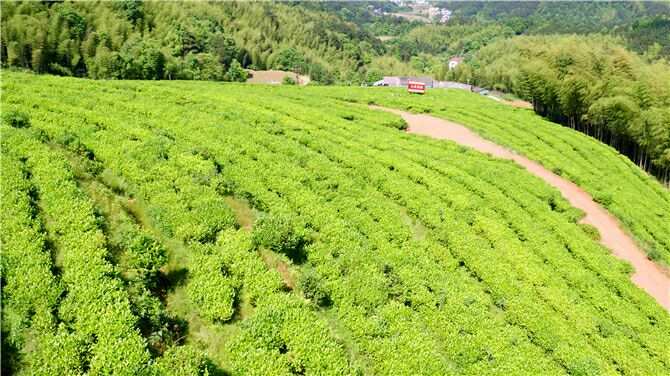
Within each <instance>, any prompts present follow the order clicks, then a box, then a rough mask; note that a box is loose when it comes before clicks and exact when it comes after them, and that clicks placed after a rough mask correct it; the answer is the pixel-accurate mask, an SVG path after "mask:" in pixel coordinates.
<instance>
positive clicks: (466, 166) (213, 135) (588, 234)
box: [0, 71, 670, 375]
mask: <svg viewBox="0 0 670 376" xmlns="http://www.w3.org/2000/svg"><path fill="white" fill-rule="evenodd" d="M2 77H3V80H2V92H3V95H2V109H3V119H2V125H0V131H1V132H2V138H1V139H0V142H1V147H2V153H3V157H2V174H3V184H2V185H0V190H1V195H0V198H1V202H0V203H1V209H2V210H0V213H1V215H0V220H1V223H0V225H1V226H2V229H3V231H2V232H0V240H1V241H2V245H3V249H2V258H1V259H0V261H1V262H2V265H1V266H2V267H1V268H0V271H1V272H2V281H3V285H2V308H3V309H2V366H3V369H2V373H3V375H4V374H10V373H16V374H20V375H22V374H25V375H33V374H40V375H41V374H44V375H67V374H82V373H87V374H91V375H96V374H121V375H126V374H127V375H173V374H177V375H206V374H210V375H212V374H231V375H248V374H255V375H296V374H305V375H313V374H324V375H352V374H354V375H387V374H394V375H484V374H505V375H527V374H542V375H565V374H575V375H576V374H580V375H599V374H644V375H662V374H668V373H669V372H670V353H668V349H669V348H670V338H669V337H668V332H670V315H668V312H667V311H666V310H665V309H664V308H663V307H662V306H661V305H659V304H658V302H657V301H655V300H654V299H652V297H651V296H649V295H647V294H646V292H645V291H643V290H641V289H640V288H638V287H637V286H635V285H634V284H633V283H632V282H631V280H630V273H631V267H630V265H629V264H627V263H624V262H622V261H620V260H619V259H617V258H615V257H613V256H612V254H611V253H610V251H609V250H608V249H605V248H604V247H603V246H602V245H601V244H600V243H598V241H597V234H594V232H593V230H592V229H590V228H589V227H588V226H584V225H582V224H579V223H578V221H579V218H580V217H581V216H582V214H583V213H580V212H579V211H578V210H576V209H575V208H572V207H570V205H569V204H568V202H567V201H566V200H565V199H564V198H563V197H562V196H561V195H560V194H559V192H558V191H556V190H555V189H553V188H551V187H550V186H548V185H547V184H545V183H544V182H543V181H542V180H540V179H538V178H536V177H535V176H533V175H530V174H529V173H528V171H526V170H525V169H523V168H520V167H518V166H517V165H515V164H514V163H512V162H510V161H504V160H500V159H496V158H493V157H491V156H488V155H486V154H482V153H479V152H476V151H474V150H471V149H468V148H465V147H462V146H459V145H457V144H454V143H451V142H444V141H437V140H431V139H428V138H424V137H417V136H415V135H411V134H406V133H404V132H401V131H399V130H400V129H403V128H404V127H405V126H406V124H405V123H404V122H403V121H402V119H400V118H399V117H397V116H395V115H392V114H387V113H381V112H379V111H373V110H371V109H369V108H368V107H367V104H368V103H370V102H375V103H380V104H384V105H387V106H392V107H400V108H411V109H414V110H417V111H422V112H429V111H430V112H433V113H435V114H436V115H438V116H455V117H458V118H459V121H462V122H463V123H464V124H468V125H471V126H472V127H474V128H475V129H478V130H483V131H484V132H483V134H486V135H487V136H488V137H491V138H494V139H500V140H501V141H504V142H505V143H511V144H514V145H517V149H518V150H521V151H522V152H525V153H528V154H529V155H530V156H532V157H533V158H536V157H538V156H539V157H544V159H538V160H541V161H542V162H543V163H545V164H546V165H547V166H548V167H551V168H552V169H553V168H556V169H557V170H556V171H558V169H564V171H565V173H566V174H567V175H568V176H571V177H573V178H575V179H581V183H583V184H584V186H586V187H587V189H589V190H591V191H593V192H596V193H600V194H602V196H601V200H603V202H605V200H607V199H608V198H607V194H609V195H612V196H611V197H609V201H610V205H609V207H610V208H613V209H617V210H618V211H615V212H616V214H617V216H619V217H620V218H622V222H623V223H624V225H625V226H627V227H626V228H627V229H629V230H630V231H632V232H633V233H634V234H635V235H636V237H638V239H639V240H640V241H644V242H649V244H653V245H654V246H656V247H657V248H656V251H657V252H658V256H657V259H658V260H659V261H667V260H669V259H670V240H669V239H668V236H670V233H668V229H667V227H665V228H664V227H663V226H664V225H665V224H667V215H668V209H667V208H668V206H669V205H670V198H669V196H670V193H669V192H668V191H667V190H665V189H662V188H661V187H660V185H659V184H658V183H657V182H655V181H654V180H652V179H649V178H648V177H647V176H646V175H645V174H644V173H642V172H641V171H640V169H639V168H637V167H636V166H635V165H633V164H631V163H629V162H628V161H626V160H625V159H624V158H621V157H620V156H619V155H618V154H617V153H616V152H615V151H613V150H612V149H610V148H608V147H606V146H604V145H602V144H600V143H598V142H597V141H595V140H588V139H587V140H584V138H585V137H584V136H583V135H580V134H579V133H577V132H574V131H572V130H570V129H567V128H564V127H560V126H558V125H556V124H552V123H549V122H547V121H545V120H542V119H541V118H540V117H539V116H537V115H534V114H533V113H532V112H530V111H527V110H519V109H514V108H512V107H509V106H505V105H503V104H499V103H496V102H494V101H491V100H490V99H487V98H482V97H480V96H479V95H476V94H472V93H467V92H465V91H443V92H435V95H427V96H423V97H420V96H411V95H410V94H407V93H406V92H405V91H404V90H402V89H389V88H360V87H359V88H351V87H343V88H335V87H309V86H308V87H295V86H274V87H273V86H259V85H245V84H235V83H230V84H221V83H211V82H194V81H162V82H148V81H108V80H87V79H75V78H66V77H53V76H48V75H34V74H27V73H16V72H7V71H3V72H2ZM82 93H87V95H82ZM502 120H504V121H502ZM585 158H588V159H585ZM594 171H596V172H598V171H600V172H601V174H602V179H599V178H598V177H597V176H595V175H594ZM635 194H637V196H636V195H635ZM664 216H665V217H664ZM628 226H629V227H628Z"/></svg>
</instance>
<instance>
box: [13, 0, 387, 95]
mask: <svg viewBox="0 0 670 376" xmlns="http://www.w3.org/2000/svg"><path fill="white" fill-rule="evenodd" d="M0 52H1V57H2V62H3V64H5V65H9V66H16V67H23V68H29V69H32V70H33V71H36V72H46V73H53V74H60V75H75V76H84V77H91V78H125V79H194V80H227V81H236V80H240V81H244V80H245V79H246V77H244V76H240V75H239V74H236V72H237V71H239V68H240V67H243V68H254V69H266V68H267V69H272V68H277V69H282V68H283V69H290V70H293V71H296V72H299V73H306V74H307V73H308V74H310V76H312V80H314V81H316V82H324V83H331V82H333V81H334V80H347V79H351V78H352V77H353V78H356V79H360V78H359V77H360V75H364V74H365V69H366V68H365V65H366V64H367V63H369V62H370V59H371V57H372V56H376V55H379V54H381V53H382V52H383V47H382V45H381V42H380V41H379V40H378V39H376V38H374V37H373V36H372V35H371V34H369V33H367V32H365V31H363V30H361V29H360V28H358V27H357V26H356V25H354V24H351V23H347V22H344V21H342V20H341V19H339V18H338V17H336V16H333V15H330V14H328V13H325V12H319V11H315V10H307V9H305V8H303V7H298V6H294V5H291V4H280V3H275V4H269V3H227V2H225V3H223V2H210V3H205V2H193V3H182V4H180V3H170V2H141V1H134V0H124V1H119V2H62V3H61V2H57V3H52V2H44V3H43V2H13V1H9V2H2V44H1V46H0Z"/></svg>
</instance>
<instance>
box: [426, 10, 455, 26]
mask: <svg viewBox="0 0 670 376" xmlns="http://www.w3.org/2000/svg"><path fill="white" fill-rule="evenodd" d="M428 17H429V18H430V19H431V20H433V21H436V22H437V23H442V24H445V23H447V22H449V19H450V18H451V11H450V10H449V9H443V8H438V7H430V8H428Z"/></svg>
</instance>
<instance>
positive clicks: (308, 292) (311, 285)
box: [298, 268, 331, 307]
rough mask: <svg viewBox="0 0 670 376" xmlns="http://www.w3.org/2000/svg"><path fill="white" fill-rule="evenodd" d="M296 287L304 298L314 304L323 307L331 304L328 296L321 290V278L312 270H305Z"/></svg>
mask: <svg viewBox="0 0 670 376" xmlns="http://www.w3.org/2000/svg"><path fill="white" fill-rule="evenodd" d="M298 286H299V287H300V289H301V290H302V294H303V295H304V296H305V298H307V299H309V300H311V301H312V302H313V303H314V304H316V305H318V306H321V307H324V306H329V305H330V304H331V301H330V296H329V295H328V293H327V292H326V291H325V289H324V288H323V281H322V279H321V276H319V274H317V272H316V271H315V270H314V269H311V268H309V269H306V270H305V271H304V272H303V273H302V275H301V276H300V279H299V280H298Z"/></svg>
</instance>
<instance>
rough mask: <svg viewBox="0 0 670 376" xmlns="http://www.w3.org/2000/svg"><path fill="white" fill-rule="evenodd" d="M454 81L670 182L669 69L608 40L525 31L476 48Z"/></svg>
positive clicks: (613, 40)
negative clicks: (529, 109)
mask: <svg viewBox="0 0 670 376" xmlns="http://www.w3.org/2000/svg"><path fill="white" fill-rule="evenodd" d="M457 75H459V78H460V79H461V80H469V81H470V82H474V83H476V84H479V85H482V86H487V87H492V88H496V89H500V90H503V91H509V92H513V93H515V94H517V95H518V96H520V97H522V98H525V99H527V100H529V101H531V102H532V103H533V106H534V108H535V111H536V112H537V113H539V114H541V115H543V116H547V117H548V118H550V119H553V120H554V121H557V122H560V123H563V124H565V125H567V126H570V127H571V128H574V129H577V130H579V131H581V132H584V133H586V134H588V135H590V136H593V137H595V138H597V139H598V140H600V141H602V142H605V143H607V144H609V145H611V146H613V147H615V148H616V149H617V150H619V151H620V152H622V153H623V154H625V155H627V156H628V157H629V158H630V159H631V160H633V161H634V162H635V163H637V164H638V165H639V166H640V167H642V168H644V169H645V170H647V171H650V172H652V173H654V174H655V175H656V176H658V177H659V178H660V179H661V180H662V181H664V182H666V184H667V183H668V181H669V180H670V84H669V83H670V67H669V66H668V64H667V63H665V62H663V61H660V62H655V63H648V62H646V61H645V60H644V59H643V58H641V57H640V56H638V55H636V54H634V53H631V52H629V51H627V50H626V49H625V48H623V47H621V45H620V44H619V43H618V41H617V40H616V39H613V38H610V37H602V36H596V37H578V36H565V37H558V36H538V37H531V36H524V37H518V38H514V39H507V40H501V41H498V42H495V43H493V44H491V45H489V46H487V47H484V48H482V49H481V50H480V51H479V52H477V53H476V54H475V55H474V57H473V58H472V59H471V60H470V61H469V62H468V63H467V65H464V66H463V67H460V69H458V70H457Z"/></svg>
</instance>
